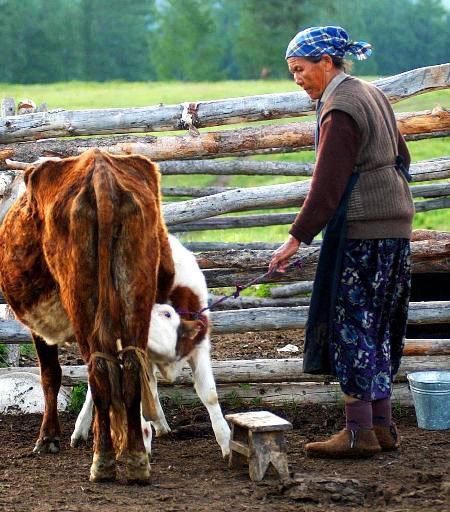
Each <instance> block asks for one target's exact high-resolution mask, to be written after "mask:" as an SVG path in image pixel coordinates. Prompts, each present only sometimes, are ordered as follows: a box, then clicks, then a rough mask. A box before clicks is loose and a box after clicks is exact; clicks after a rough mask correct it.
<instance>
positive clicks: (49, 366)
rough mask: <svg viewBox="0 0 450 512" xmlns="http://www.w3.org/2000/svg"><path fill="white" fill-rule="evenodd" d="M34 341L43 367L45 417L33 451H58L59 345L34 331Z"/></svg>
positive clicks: (59, 430)
mask: <svg viewBox="0 0 450 512" xmlns="http://www.w3.org/2000/svg"><path fill="white" fill-rule="evenodd" d="M33 341H34V346H35V347H36V352H37V356H38V359H39V366H40V368H41V383H42V389H43V391H44V399H45V410H44V417H43V418H42V424H41V430H40V433H39V438H38V440H37V441H36V445H35V447H34V450H33V452H34V453H58V452H59V448H60V444H59V441H60V435H61V429H60V426H59V420H58V392H59V388H60V387H61V366H60V365H59V361H58V347H57V345H47V344H46V343H45V341H44V340H43V339H42V338H41V337H40V336H38V335H36V334H34V333H33Z"/></svg>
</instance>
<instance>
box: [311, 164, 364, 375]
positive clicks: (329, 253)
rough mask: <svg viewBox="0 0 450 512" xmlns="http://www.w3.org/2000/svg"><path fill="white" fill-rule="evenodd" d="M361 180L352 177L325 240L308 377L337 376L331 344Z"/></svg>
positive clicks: (313, 309)
mask: <svg viewBox="0 0 450 512" xmlns="http://www.w3.org/2000/svg"><path fill="white" fill-rule="evenodd" d="M358 177H359V174H358V173H356V172H355V173H353V174H352V175H351V177H350V179H349V181H348V183H347V187H346V189H345V192H344V195H343V196H342V199H341V202H340V203H339V207H338V209H337V210H336V213H335V214H334V216H333V218H332V219H331V220H330V222H329V223H328V224H327V227H326V229H325V234H324V236H323V241H322V245H321V248H320V254H319V262H318V264H317V270H316V276H315V279H314V285H313V290H312V295H311V304H310V306H309V314H308V321H307V323H306V335H305V348H304V355H303V371H304V372H305V373H312V374H314V373H319V374H329V375H330V374H333V370H332V365H331V359H330V353H329V345H330V343H329V341H330V336H331V333H332V326H333V321H334V315H335V305H336V294H337V290H338V285H339V279H340V275H341V267H342V257H343V254H344V246H345V241H346V239H347V223H346V218H347V206H348V202H349V200H350V196H351V193H352V190H353V187H354V186H355V183H356V182H357V180H358Z"/></svg>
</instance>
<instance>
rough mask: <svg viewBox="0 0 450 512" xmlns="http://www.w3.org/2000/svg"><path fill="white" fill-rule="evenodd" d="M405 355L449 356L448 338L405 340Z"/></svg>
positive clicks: (449, 345)
mask: <svg viewBox="0 0 450 512" xmlns="http://www.w3.org/2000/svg"><path fill="white" fill-rule="evenodd" d="M403 354H404V355H405V356H424V355H427V356H437V355H442V356H450V339H425V340H416V339H414V340H413V339H411V340H406V343H405V348H404V350H403Z"/></svg>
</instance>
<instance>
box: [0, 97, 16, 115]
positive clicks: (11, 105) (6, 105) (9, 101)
mask: <svg viewBox="0 0 450 512" xmlns="http://www.w3.org/2000/svg"><path fill="white" fill-rule="evenodd" d="M15 113H16V103H15V101H14V98H3V99H2V104H1V112H0V117H8V116H13V115H14V114H15Z"/></svg>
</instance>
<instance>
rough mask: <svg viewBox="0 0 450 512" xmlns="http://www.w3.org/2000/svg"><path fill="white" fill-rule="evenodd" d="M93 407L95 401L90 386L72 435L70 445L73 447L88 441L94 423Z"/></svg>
mask: <svg viewBox="0 0 450 512" xmlns="http://www.w3.org/2000/svg"><path fill="white" fill-rule="evenodd" d="M93 408H94V401H93V400H92V393H91V387H90V386H88V388H87V392H86V398H85V400H84V404H83V407H82V408H81V411H80V414H78V417H77V421H76V422H75V428H74V430H73V432H72V435H71V436H70V446H72V448H75V447H76V446H79V444H80V443H82V442H83V441H87V438H88V435H89V429H90V428H91V424H92V412H93Z"/></svg>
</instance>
